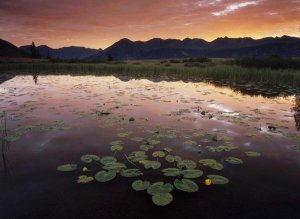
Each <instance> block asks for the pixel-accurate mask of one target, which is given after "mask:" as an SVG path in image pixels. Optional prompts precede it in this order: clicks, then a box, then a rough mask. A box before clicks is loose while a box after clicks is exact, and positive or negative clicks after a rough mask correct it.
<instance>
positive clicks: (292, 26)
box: [0, 0, 300, 48]
mask: <svg viewBox="0 0 300 219" xmlns="http://www.w3.org/2000/svg"><path fill="white" fill-rule="evenodd" d="M299 25H300V0H0V38H2V39H4V40H7V41H10V42H12V43H14V44H15V45H17V46H21V45H26V44H29V43H31V41H32V40H33V41H35V42H36V44H38V45H41V44H47V45H48V46H50V47H53V48H58V47H62V46H70V45H75V46H85V47H91V48H106V47H108V46H110V45H111V44H112V43H114V42H116V41H118V40H119V39H121V38H129V39H131V40H148V39H151V38H155V37H160V38H175V39H184V38H187V37H189V38H203V39H205V40H208V41H211V40H213V39H215V38H217V37H224V36H228V37H245V36H250V37H253V38H262V37H265V36H282V35H290V36H297V37H299V36H300V32H299V29H300V28H299Z"/></svg>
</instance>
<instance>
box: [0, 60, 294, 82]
mask: <svg viewBox="0 0 300 219" xmlns="http://www.w3.org/2000/svg"><path fill="white" fill-rule="evenodd" d="M252 61H253V60H252V59H251V61H250V63H252ZM243 62H244V61H243ZM253 62H254V61H253ZM261 62H262V63H267V62H265V60H264V59H261ZM280 62H284V60H282V59H281V60H280ZM296 62H298V61H296ZM237 63H239V64H237ZM241 63H242V61H238V60H236V61H232V60H219V59H216V60H212V61H210V62H202V60H201V62H197V61H194V60H193V62H188V61H185V62H183V61H180V62H174V60H171V61H170V60H151V61H138V62H137V61H127V62H109V63H67V62H35V63H34V62H33V63H8V64H1V65H0V72H1V73H13V74H33V73H35V74H39V75H43V74H80V75H90V74H93V75H108V74H118V75H125V76H132V77H143V76H144V77H153V78H155V77H157V78H164V77H169V78H170V77H176V78H178V79H181V80H188V79H193V80H199V81H200V80H224V81H231V82H237V83H238V82H241V81H247V82H254V83H255V82H259V83H265V84H287V85H291V86H298V85H300V69H299V68H287V67H285V68H282V69H274V68H271V67H263V66H264V65H266V64H257V65H258V66H260V67H254V66H253V65H252V64H249V66H248V65H247V66H241V65H242V64H241ZM281 65H284V64H282V63H281ZM287 66H290V65H289V64H287Z"/></svg>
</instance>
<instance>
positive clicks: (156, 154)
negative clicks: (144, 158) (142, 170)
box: [152, 151, 166, 158]
mask: <svg viewBox="0 0 300 219" xmlns="http://www.w3.org/2000/svg"><path fill="white" fill-rule="evenodd" d="M165 155H166V154H165V152H163V151H155V152H153V154H152V156H153V157H161V158H162V157H164V156H165Z"/></svg>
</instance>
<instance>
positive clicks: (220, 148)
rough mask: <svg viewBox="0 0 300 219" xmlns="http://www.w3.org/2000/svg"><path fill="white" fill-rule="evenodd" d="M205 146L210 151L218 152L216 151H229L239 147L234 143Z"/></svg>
mask: <svg viewBox="0 0 300 219" xmlns="http://www.w3.org/2000/svg"><path fill="white" fill-rule="evenodd" d="M205 148H206V149H207V150H208V151H209V152H213V153H216V152H228V151H231V150H234V149H236V148H237V147H235V146H232V145H226V146H225V145H220V146H206V147H205Z"/></svg>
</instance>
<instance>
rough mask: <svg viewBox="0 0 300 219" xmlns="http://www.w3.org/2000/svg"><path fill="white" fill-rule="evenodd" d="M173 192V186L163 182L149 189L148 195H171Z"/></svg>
mask: <svg viewBox="0 0 300 219" xmlns="http://www.w3.org/2000/svg"><path fill="white" fill-rule="evenodd" d="M172 190H173V185H172V184H170V183H166V184H165V183H163V182H156V183H153V184H151V185H150V186H149V187H148V189H147V193H148V194H149V195H157V194H162V193H170V192H172Z"/></svg>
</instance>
